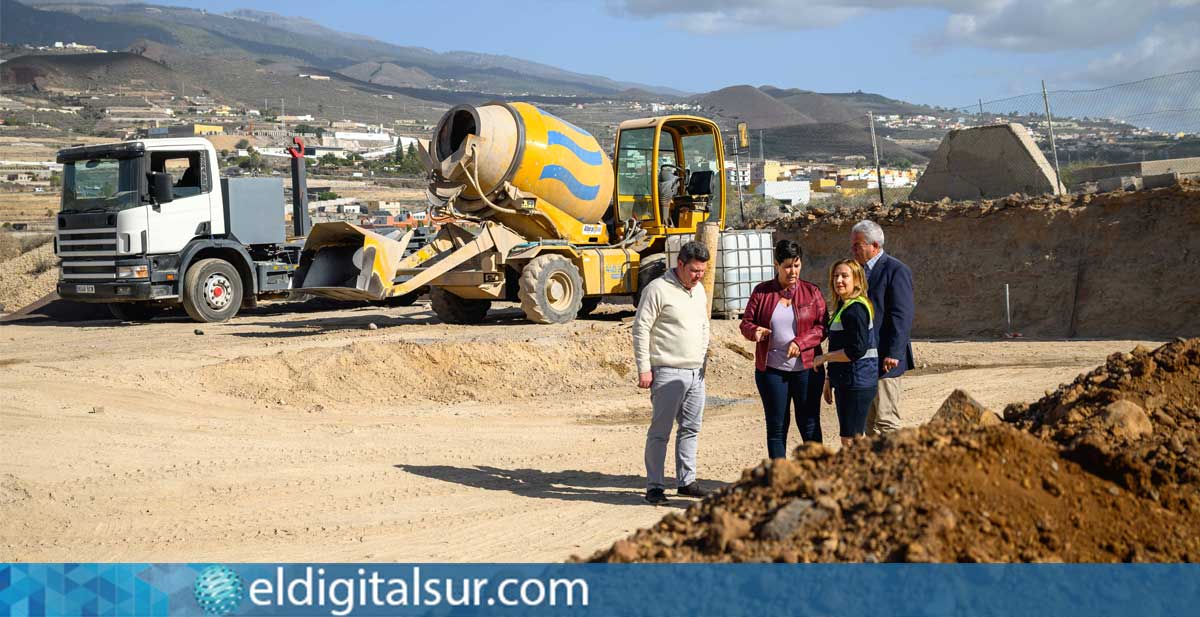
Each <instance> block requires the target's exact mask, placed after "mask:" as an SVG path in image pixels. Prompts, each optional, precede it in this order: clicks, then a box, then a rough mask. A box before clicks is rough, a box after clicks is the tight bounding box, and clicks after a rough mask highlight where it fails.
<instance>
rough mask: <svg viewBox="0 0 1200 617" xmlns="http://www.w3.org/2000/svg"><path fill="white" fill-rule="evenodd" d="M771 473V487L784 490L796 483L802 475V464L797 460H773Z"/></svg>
mask: <svg viewBox="0 0 1200 617" xmlns="http://www.w3.org/2000/svg"><path fill="white" fill-rule="evenodd" d="M769 474H770V479H769V480H768V482H769V483H770V485H771V488H774V489H776V490H783V489H785V488H787V487H789V486H791V485H793V484H795V483H796V480H797V479H798V478H799V477H800V465H799V464H797V463H796V461H792V460H788V459H778V460H775V461H772V462H771V467H770V471H769Z"/></svg>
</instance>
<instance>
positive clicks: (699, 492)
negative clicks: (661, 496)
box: [675, 482, 709, 499]
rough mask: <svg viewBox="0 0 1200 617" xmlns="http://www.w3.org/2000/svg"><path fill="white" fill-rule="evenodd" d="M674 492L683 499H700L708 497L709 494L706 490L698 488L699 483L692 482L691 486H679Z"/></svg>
mask: <svg viewBox="0 0 1200 617" xmlns="http://www.w3.org/2000/svg"><path fill="white" fill-rule="evenodd" d="M675 492H676V493H678V494H679V495H682V496H684V497H700V498H701V499H703V498H705V497H708V493H709V491H708V490H706V489H704V488H701V487H700V483H699V482H692V483H691V484H687V485H684V486H681V487H679V490H677V491H675Z"/></svg>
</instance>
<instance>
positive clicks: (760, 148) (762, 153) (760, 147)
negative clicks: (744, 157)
mask: <svg viewBox="0 0 1200 617" xmlns="http://www.w3.org/2000/svg"><path fill="white" fill-rule="evenodd" d="M758 158H759V160H761V161H762V162H763V164H764V165H765V164H766V163H767V155H766V151H765V150H764V149H763V131H762V129H758ZM763 181H764V182H765V181H766V179H765V178H764V179H763Z"/></svg>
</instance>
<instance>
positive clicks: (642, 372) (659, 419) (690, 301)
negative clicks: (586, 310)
mask: <svg viewBox="0 0 1200 617" xmlns="http://www.w3.org/2000/svg"><path fill="white" fill-rule="evenodd" d="M708 260H709V254H708V249H707V248H705V246H704V245H703V244H700V243H699V242H688V243H687V244H684V245H683V246H682V247H681V248H680V249H679V261H678V263H676V264H675V267H674V268H672V269H670V270H668V271H667V273H666V274H664V275H663V276H662V277H660V278H658V279H656V280H654V281H652V282H651V283H650V284H648V285H646V288H645V289H643V290H642V298H641V301H640V302H639V303H638V308H637V316H636V317H634V319H633V355H634V360H635V361H636V362H637V370H638V387H639V388H649V389H650V403H651V406H652V407H653V408H654V413H653V416H652V418H651V420H650V429H649V430H648V431H647V432H646V476H647V481H646V502H647V503H651V504H654V505H660V504H665V503H667V496H666V493H665V492H664V489H665V488H666V486H665V484H664V482H665V480H664V470H663V467H664V465H665V459H666V456H667V441H668V440H669V439H670V437H671V427H672V426H673V425H674V424H675V422H676V421H678V423H679V430H678V431H677V432H676V433H675V476H676V482H677V484H676V486H677V488H678V493H679V494H680V495H687V496H691V497H703V496H704V495H705V494H706V493H707V491H705V490H704V489H703V488H701V487H700V483H699V482H697V481H696V439H697V437H698V436H699V434H700V422H701V420H702V419H703V417H704V357H705V353H706V352H707V351H708V336H709V334H708V321H709V314H708V299H707V298H706V297H705V295H704V286H703V285H701V284H700V279H702V278H704V272H705V270H707V269H708Z"/></svg>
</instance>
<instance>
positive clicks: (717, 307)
mask: <svg viewBox="0 0 1200 617" xmlns="http://www.w3.org/2000/svg"><path fill="white" fill-rule="evenodd" d="M774 231H775V230H773V229H745V230H729V231H723V232H721V249H720V251H719V254H718V262H717V275H716V281H715V282H714V284H713V314H714V315H717V316H720V317H726V318H731V319H732V318H737V317H741V315H742V311H744V310H746V304H747V303H748V302H749V301H750V292H752V291H754V287H755V286H756V285H758V284H759V283H761V282H763V281H769V280H771V279H773V278H775V245H774V241H773V237H774ZM692 239H694V236H692V235H691V234H686V235H675V236H668V237H667V246H666V254H667V266H668V267H671V268H673V267H675V262H676V261H677V260H678V258H679V247H681V246H683V244H684V243H686V242H688V241H689V240H692Z"/></svg>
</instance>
